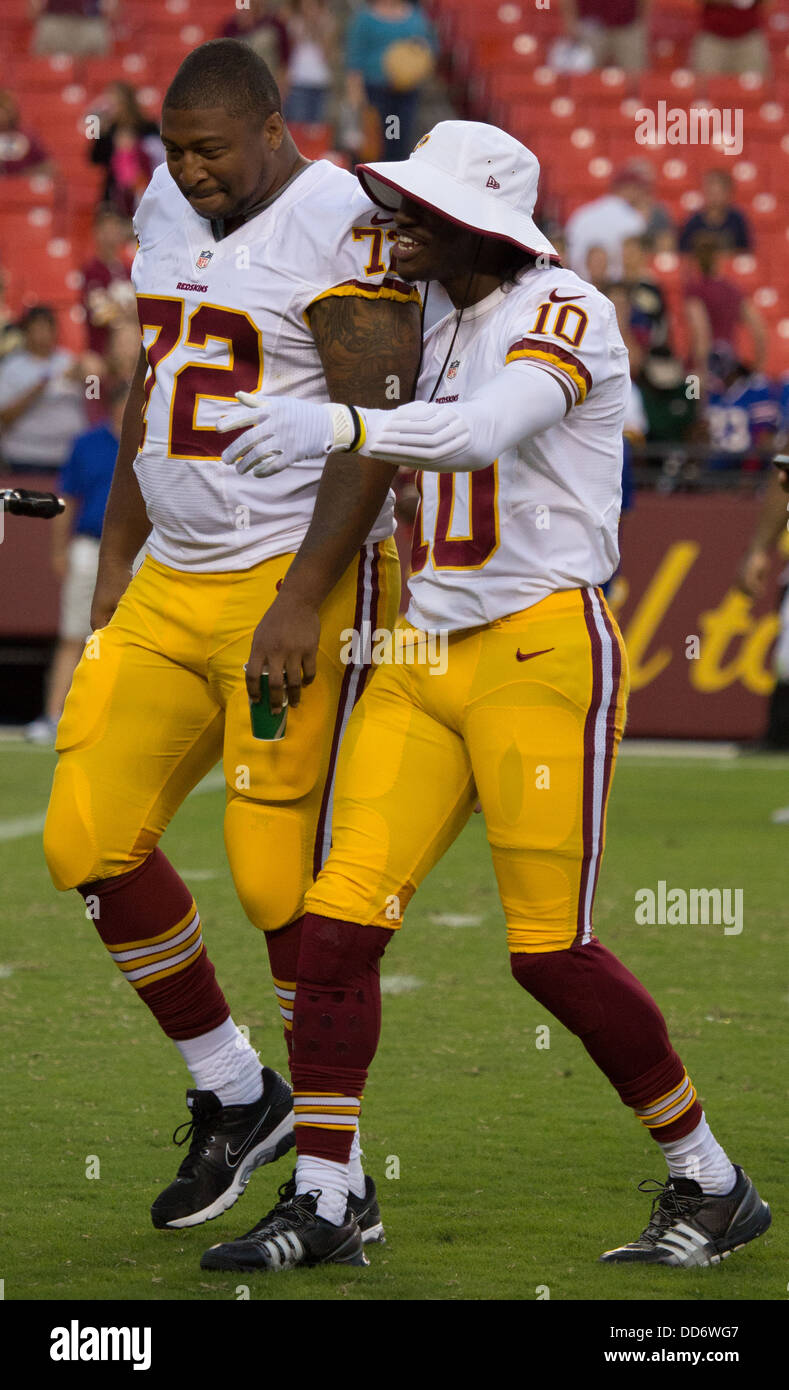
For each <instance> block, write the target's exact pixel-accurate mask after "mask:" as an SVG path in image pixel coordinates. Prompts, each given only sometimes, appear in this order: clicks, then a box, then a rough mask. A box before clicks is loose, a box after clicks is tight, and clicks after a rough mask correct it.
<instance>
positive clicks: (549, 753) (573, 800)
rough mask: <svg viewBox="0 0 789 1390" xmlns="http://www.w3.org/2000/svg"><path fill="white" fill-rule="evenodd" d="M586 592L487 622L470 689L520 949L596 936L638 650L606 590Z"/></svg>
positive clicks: (562, 945) (501, 876) (506, 903)
mask: <svg viewBox="0 0 789 1390" xmlns="http://www.w3.org/2000/svg"><path fill="white" fill-rule="evenodd" d="M584 592H585V594H586V597H585V598H584V597H583V595H582V593H581V591H579V590H571V591H567V592H565V593H558V594H554V595H551V597H550V598H549V599H546V600H543V602H542V603H540V604H536V605H535V606H534V608H531V609H527V610H525V612H524V613H521V614H513V615H512V616H511V617H509V618H506V619H502V620H501V621H499V622H497V623H494V624H492V625H491V627H490V628H489V629H486V631H485V633H484V635H483V636H482V637H481V650H480V661H479V664H478V669H477V675H476V677H475V680H474V682H473V683H472V687H471V690H470V698H469V705H468V709H467V712H466V717H465V721H464V730H465V734H466V741H467V744H468V748H469V754H470V757H471V763H472V767H473V769H474V774H475V778H476V782H477V787H478V789H479V795H480V800H481V802H482V808H483V811H484V813H485V821H486V825H487V831H488V840H489V843H490V846H491V853H492V857H493V864H494V868H495V871H496V877H497V880H498V885H499V893H500V896H501V900H502V904H503V907H504V914H505V917H506V921H507V939H508V945H509V949H510V951H527V952H528V951H531V952H541V951H557V950H564V949H567V948H568V947H569V946H571V945H572V944H573V942H574V941H576V940H578V941H581V940H589V939H591V911H592V902H593V898H594V889H595V885H596V879H597V874H598V872H599V867H600V860H601V857H602V852H603V846H604V840H605V813H606V806H607V799H608V793H609V791H610V785H611V777H612V774H613V767H614V763H615V759H616V752H617V749H618V745H619V741H620V739H621V736H622V732H623V728H624V719H625V702H626V693H627V660H626V657H625V654H624V646H623V643H622V639H621V635H620V634H619V632H618V629H617V628H616V624H615V623H614V621H613V618H612V617H611V614H610V612H609V611H608V609H607V607H606V606H605V602H604V600H603V599H602V596H601V595H599V593H598V592H597V591H584ZM516 652H522V654H524V655H529V663H528V665H526V666H520V665H519V664H516V663H517V657H516ZM530 654H534V655H530ZM521 659H523V658H522V657H521Z"/></svg>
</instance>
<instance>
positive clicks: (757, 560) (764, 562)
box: [735, 550, 770, 598]
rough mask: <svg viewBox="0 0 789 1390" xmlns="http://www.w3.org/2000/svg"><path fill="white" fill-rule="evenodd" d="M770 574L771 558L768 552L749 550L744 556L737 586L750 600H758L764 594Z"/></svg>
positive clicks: (738, 572) (736, 581) (736, 582)
mask: <svg viewBox="0 0 789 1390" xmlns="http://www.w3.org/2000/svg"><path fill="white" fill-rule="evenodd" d="M769 572H770V556H769V555H768V553H767V551H766V550H749V551H748V553H747V554H746V555H745V556H744V558H743V560H742V563H741V565H740V568H739V570H738V571H737V578H736V580H735V584H736V586H737V588H738V589H741V590H742V592H743V593H744V594H747V595H748V597H749V598H758V597H759V595H760V594H761V593H763V592H764V586H765V584H766V583H767V576H768V574H769Z"/></svg>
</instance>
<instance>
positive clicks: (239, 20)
mask: <svg viewBox="0 0 789 1390" xmlns="http://www.w3.org/2000/svg"><path fill="white" fill-rule="evenodd" d="M220 37H221V38H223V39H243V41H244V43H248V44H249V46H250V48H254V50H255V52H256V53H257V54H258V56H259V57H260V58H262V59H263V61H264V62H265V63H267V64H268V66H269V67H270V69H271V71H272V73H273V74H274V80H275V82H276V83H277V85H278V86H279V87H280V89H281V88H282V86H283V83H284V78H285V76H286V70H287V64H288V59H289V58H290V48H291V44H290V36H289V34H288V30H287V28H286V26H285V25H284V24H283V22H282V20H281V19H279V18H278V17H277V15H275V14H270V13H269V7H268V4H267V3H266V0H248V4H247V5H245V6H244V8H243V9H239V8H236V13H235V16H234V17H233V19H229V20H228V22H227V24H225V25H224V26H223V28H222V29H221V31H220Z"/></svg>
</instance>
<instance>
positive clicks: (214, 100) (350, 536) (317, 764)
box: [45, 40, 421, 1238]
mask: <svg viewBox="0 0 789 1390" xmlns="http://www.w3.org/2000/svg"><path fill="white" fill-rule="evenodd" d="M162 139H163V142H164V147H165V150H166V153H167V164H166V166H164V165H163V166H162V167H160V168H159V169H157V170H156V172H155V173H154V176H153V178H152V179H151V182H150V185H149V187H148V189H147V191H146V193H145V194H144V196H143V198H142V201H141V203H140V206H139V209H138V211H137V213H136V216H135V227H136V232H137V237H138V241H139V250H138V253H137V256H136V259H135V262H134V266H133V271H132V277H133V280H134V285H135V289H136V291H137V301H138V309H139V319H140V328H141V337H142V347H141V352H140V360H139V367H138V370H137V373H136V376H135V379H134V382H133V384H132V387H131V392H130V396H129V400H128V404H127V407H126V412H125V417H124V424H123V433H122V438H121V442H120V449H119V455H118V462H117V466H116V469H115V476H114V480H113V484H112V491H111V494H110V499H109V504H108V507H107V515H106V520H105V525H104V533H103V538H102V544H101V555H100V567H99V575H98V581H97V586H96V592H95V597H94V604H93V625H94V633H93V636H92V638H91V639H90V641H89V643H88V645H87V648H86V651H85V655H84V658H83V660H82V662H81V664H80V666H79V668H78V670H77V673H76V675H75V678H74V683H73V686H72V690H71V693H70V695H69V698H68V701H67V703H66V708H65V711H64V714H63V718H62V720H61V723H60V726H59V730H58V738H57V749H58V752H59V755H60V756H59V762H58V767H57V771H56V773H55V779H54V784H53V790H52V796H51V801H50V807H49V812H48V817H47V824H46V830H45V848H46V854H47V860H48V864H49V868H50V872H51V874H52V877H53V879H54V881H55V883H56V885H57V887H58V888H60V889H68V888H77V889H78V890H79V892H80V893H81V894H82V895H83V897H84V898H85V900H86V902H87V904H88V915H89V916H90V917H91V918H92V920H93V921H94V922H95V925H96V928H97V929H98V932H99V936H100V937H101V939H102V941H103V942H104V944H105V946H106V947H107V949H108V951H109V953H110V955H111V957H112V959H113V961H114V962H115V964H116V965H117V966H118V968H119V969H120V970H121V972H122V974H123V975H124V976H125V977H126V979H127V980H128V981H129V983H130V984H131V985H132V986H133V987H134V989H135V990H136V991H137V992H138V994H139V995H140V998H141V999H142V1000H143V1001H144V1003H145V1004H147V1005H148V1007H149V1008H150V1009H151V1011H152V1012H153V1014H154V1016H155V1018H156V1019H157V1021H158V1023H159V1025H160V1027H161V1028H162V1029H163V1031H164V1032H165V1033H166V1034H167V1036H168V1037H169V1038H171V1039H172V1040H173V1041H174V1043H175V1044H176V1046H177V1048H178V1050H179V1051H180V1053H181V1054H182V1056H183V1058H184V1060H185V1062H186V1064H187V1066H188V1068H189V1070H190V1071H191V1073H192V1077H193V1080H194V1088H193V1089H192V1090H190V1091H189V1092H188V1094H187V1101H188V1105H189V1108H190V1110H191V1119H190V1123H189V1124H188V1125H187V1126H184V1128H185V1130H186V1133H185V1135H184V1137H183V1138H182V1139H181V1140H180V1142H181V1143H185V1142H186V1141H187V1140H189V1139H191V1144H190V1146H189V1149H188V1152H187V1156H186V1158H185V1159H184V1161H183V1163H182V1164H181V1166H180V1168H179V1170H178V1175H177V1177H176V1179H175V1181H174V1182H173V1183H172V1184H170V1186H169V1187H168V1188H167V1189H166V1191H164V1192H163V1193H161V1194H160V1196H159V1197H158V1198H157V1200H156V1201H155V1202H154V1204H153V1208H152V1218H153V1222H154V1224H155V1225H156V1226H160V1227H163V1226H169V1227H185V1226H193V1225H198V1224H200V1223H201V1222H203V1221H206V1220H209V1219H211V1218H212V1217H215V1216H217V1215H219V1213H220V1212H222V1211H224V1210H225V1209H226V1208H227V1207H228V1206H230V1205H231V1204H232V1203H233V1202H234V1201H235V1200H236V1198H237V1197H238V1196H239V1195H240V1193H241V1192H242V1191H243V1189H244V1187H245V1186H246V1183H247V1182H248V1180H249V1176H250V1174H251V1172H252V1171H253V1169H254V1168H255V1167H258V1166H259V1165H261V1164H263V1163H268V1162H270V1161H271V1160H273V1159H275V1158H277V1157H278V1156H279V1155H280V1154H282V1153H284V1152H285V1151H286V1150H287V1149H288V1148H290V1147H292V1144H293V1114H292V1099H291V1093H290V1088H289V1087H288V1085H287V1083H286V1082H285V1081H284V1080H283V1079H282V1077H280V1076H279V1075H278V1073H277V1072H275V1071H273V1070H272V1069H271V1068H268V1067H263V1068H261V1065H260V1062H259V1060H258V1058H257V1055H256V1053H255V1052H254V1051H253V1049H252V1047H251V1045H250V1043H249V1041H248V1039H247V1038H245V1036H244V1035H243V1034H242V1032H241V1031H240V1029H239V1028H238V1027H237V1026H236V1024H235V1023H234V1021H233V1019H232V1017H231V1015H230V1009H229V1006H228V1004H227V1001H226V999H225V996H224V994H223V992H222V990H221V989H220V988H219V985H218V983H217V981H216V979H215V975H214V969H213V966H212V965H211V962H210V960H209V958H208V955H207V954H206V950H205V947H204V945H203V940H202V935H201V926H200V917H199V914H198V911H197V908H196V906H195V903H194V900H193V898H192V894H191V892H190V891H189V889H188V887H187V886H186V884H185V883H184V882H183V881H182V880H181V878H180V877H179V875H178V874H177V873H176V871H175V869H174V868H173V866H172V865H171V864H170V863H169V861H168V860H167V858H166V857H165V855H164V854H163V853H162V851H161V850H160V849H159V847H158V842H159V839H160V836H161V835H162V833H163V831H164V830H165V828H166V827H167V825H168V823H169V822H170V820H171V818H172V816H173V815H174V813H175V812H176V811H177V809H178V807H179V806H180V804H181V803H182V801H183V800H184V798H185V797H186V796H187V795H188V793H189V792H190V791H191V790H192V788H193V787H194V786H195V785H196V784H197V783H198V782H199V781H200V780H201V779H202V778H203V777H204V776H205V774H206V773H207V772H208V770H209V769H210V768H211V767H213V766H214V764H215V763H216V762H217V761H218V760H219V759H222V760H223V763H224V773H225V781H226V787H227V797H226V813H225V843H226V847H227V854H228V858H229V861H230V867H231V870H232V874H233V878H234V881H235V885H236V888H237V891H238V894H239V897H240V899H241V902H242V904H243V907H244V909H245V911H246V913H247V915H248V917H249V918H250V920H251V921H252V922H253V923H254V924H255V925H256V926H257V927H259V928H261V929H262V930H263V931H264V932H265V934H266V942H267V945H268V950H269V957H270V964H271V970H272V975H273V977H274V988H275V991H276V999H277V1005H278V1008H279V1011H280V1013H281V1014H282V1017H283V1020H284V1025H285V1030H286V1038H287V1039H288V1040H289V1039H290V1029H291V1018H292V1005H293V996H294V991H295V987H296V985H295V981H296V961H297V957H298V950H299V939H300V933H301V919H302V913H303V898H304V892H305V890H306V888H307V886H308V885H309V884H310V883H311V881H312V879H313V877H314V874H315V873H316V872H317V870H318V869H319V868H320V866H321V863H322V861H323V858H324V856H325V853H326V850H327V847H328V844H329V841H330V836H331V809H332V797H333V788H334V769H335V764H336V758H337V752H338V748H339V744H340V741H341V738H342V734H343V730H344V726H345V723H346V722H347V720H348V717H349V715H350V712H351V709H352V707H353V704H354V702H355V700H356V698H357V697H358V695H359V693H360V692H361V689H362V687H363V685H364V683H365V679H366V676H367V674H368V666H365V665H364V663H363V660H360V661H359V662H358V663H356V664H354V663H353V662H350V663H347V664H343V663H342V662H341V660H340V658H339V647H340V643H339V634H340V632H342V631H343V629H345V628H348V627H352V626H353V625H354V624H355V625H357V626H358V625H359V624H360V623H361V622H367V621H369V622H372V623H373V625H374V626H375V625H376V624H378V623H379V624H381V625H382V626H384V627H386V626H391V625H392V624H393V622H394V620H395V618H396V616H397V611H398V604H399V596H400V581H399V573H398V564H397V558H396V551H395V548H394V542H393V540H392V531H393V519H392V512H393V507H392V497H391V494H390V493H389V490H388V489H389V480H390V477H391V469H390V468H389V467H387V466H386V465H382V464H379V463H374V462H371V464H370V471H369V473H368V474H366V475H365V474H362V473H360V472H359V470H358V467H356V464H355V461H354V460H351V459H340V458H336V459H331V460H329V461H328V463H327V462H326V459H325V458H317V457H312V458H309V459H307V458H306V457H305V458H303V459H300V460H298V461H296V466H295V467H294V468H293V469H292V470H290V471H289V472H288V473H287V474H283V476H282V478H281V479H280V480H279V486H275V487H273V488H272V489H271V490H270V491H269V492H268V493H267V495H265V496H264V495H263V493H262V492H261V490H260V487H259V485H258V484H257V483H256V482H255V480H253V479H243V478H239V477H237V476H236V475H235V474H233V473H231V472H229V471H228V470H227V469H226V468H225V467H224V466H223V465H222V462H221V452H222V450H223V449H224V448H225V447H226V444H227V439H226V437H225V436H222V435H220V434H218V433H217V430H216V423H217V419H218V417H219V415H220V414H221V413H222V412H223V411H226V410H227V408H228V405H229V404H230V403H231V402H233V399H234V394H235V392H236V391H238V390H249V391H257V390H260V389H261V388H264V389H265V390H266V391H268V392H271V393H274V394H276V393H278V392H285V391H287V392H292V393H294V394H295V395H297V396H299V397H302V398H304V399H309V400H312V401H314V402H328V401H330V400H340V401H352V400H356V399H357V395H358V393H359V392H360V391H361V392H362V394H363V396H364V398H365V403H366V404H368V405H380V406H382V407H385V406H386V405H387V402H390V403H392V404H394V403H396V397H397V395H398V394H399V395H400V397H401V398H402V399H410V398H411V395H412V391H413V385H414V382H415V379H416V373H417V369H418V361H419V352H420V346H421V343H420V339H421V331H420V315H419V296H418V293H417V291H416V290H414V289H413V288H412V287H411V286H410V285H408V284H406V283H405V282H404V281H403V280H401V279H399V278H398V277H397V276H395V275H393V274H392V273H391V272H390V269H389V254H390V250H391V245H392V237H393V232H392V219H391V216H390V215H389V214H383V213H381V211H380V209H378V208H377V207H376V206H375V205H374V204H372V203H371V201H370V199H369V198H368V197H367V196H366V195H365V194H364V193H363V192H362V190H361V189H360V188H359V185H358V183H357V181H356V180H355V179H354V178H353V177H352V175H350V174H348V173H347V172H345V171H343V170H341V169H339V168H336V167H335V166H334V165H333V164H331V163H330V162H328V161H324V160H319V161H317V162H310V161H309V160H307V159H305V158H303V157H302V156H301V155H300V153H299V151H298V149H297V148H296V146H295V144H294V142H293V140H292V138H291V136H290V135H289V133H288V131H287V128H286V126H285V124H284V122H283V119H282V115H281V105H280V97H279V92H278V90H277V87H276V84H275V83H274V81H273V79H272V77H271V74H270V72H269V70H268V68H267V67H266V65H265V64H264V63H263V62H262V61H261V59H260V58H259V57H258V56H257V55H256V54H255V53H254V52H253V51H252V50H251V49H250V48H249V47H248V46H247V45H246V44H244V43H241V42H237V41H235V40H217V41H214V42H211V43H208V44H205V45H203V46H201V47H200V48H198V49H196V50H195V51H194V52H192V53H191V54H189V55H188V56H187V58H186V59H185V60H184V62H183V63H182V65H181V67H180V68H179V70H178V72H177V73H176V75H175V77H174V79H173V82H172V84H171V86H170V87H169V89H168V91H167V94H166V97H165V101H164V109H163V117H162ZM394 382H396V383H397V389H396V390H393V388H392V384H393V383H394ZM141 430H142V435H141ZM313 512H314V520H313ZM143 544H146V546H147V555H146V558H145V560H144V562H143V564H142V566H141V568H140V569H139V570H138V572H137V573H136V574H135V575H134V577H132V566H133V562H134V558H135V556H136V555H137V553H138V552H139V550H140V548H141V546H143ZM297 552H298V556H297V559H296V560H294V559H293V557H294V555H295V554H296V553H297ZM292 561H293V564H292V567H291V562H292ZM288 573H290V577H291V578H290V583H289V586H288V590H287V593H285V594H282V595H281V597H278V592H279V590H280V588H281V586H282V583H283V580H284V578H285V575H286V574H288ZM264 614H265V615H266V616H265V617H264V616H263V615H264ZM259 619H260V620H261V621H260V622H259V621H258V620H259ZM245 663H246V665H247V667H248V668H249V670H250V671H251V670H253V669H254V670H255V671H256V672H257V683H256V685H255V686H254V688H253V687H252V686H250V689H249V695H251V696H252V697H253V698H254V699H255V700H257V701H259V700H260V696H261V687H260V672H261V669H262V667H263V666H264V664H267V665H270V667H271V670H272V672H276V673H278V674H277V677H276V679H277V680H279V679H280V676H279V673H282V672H283V671H284V672H285V673H286V675H287V673H288V672H296V671H297V672H298V673H299V676H301V673H302V668H303V670H304V674H305V675H306V677H307V682H305V684H308V687H309V688H305V689H304V691H303V694H302V692H301V690H300V682H299V684H296V683H292V684H291V690H290V696H291V706H292V708H291V710H290V717H289V720H288V723H287V729H286V732H285V736H284V738H281V739H277V740H272V741H261V740H260V739H257V738H254V737H253V735H252V730H251V727H250V706H249V697H248V690H247V686H246V684H245V676H244V667H245ZM250 681H251V676H250ZM357 1147H358V1141H357ZM355 1169H356V1180H355V1183H354V1184H353V1190H352V1197H351V1202H352V1205H354V1207H355V1210H358V1212H359V1215H360V1217H361V1219H362V1222H363V1224H364V1225H365V1227H366V1234H367V1236H368V1238H373V1237H375V1236H376V1235H377V1234H378V1235H379V1234H380V1220H379V1216H378V1213H377V1207H376V1203H375V1197H374V1190H373V1187H372V1184H371V1183H370V1182H369V1181H368V1182H365V1177H364V1174H363V1172H362V1169H361V1163H360V1162H359V1161H358V1153H357V1157H356V1159H355Z"/></svg>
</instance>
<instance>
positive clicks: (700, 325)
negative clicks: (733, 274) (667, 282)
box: [684, 233, 767, 378]
mask: <svg viewBox="0 0 789 1390" xmlns="http://www.w3.org/2000/svg"><path fill="white" fill-rule="evenodd" d="M694 255H695V260H696V265H697V267H698V272H697V273H695V274H692V275H691V276H690V277H689V278H688V280H687V281H686V283H685V287H684V288H685V313H686V315H687V322H688V331H689V335H690V351H691V361H692V363H693V364H694V370H695V371H696V372H697V373H699V374H700V375H701V376H702V378H703V377H704V375H705V373H706V370H707V367H708V365H709V359H710V354H711V353H712V352H718V351H721V350H726V349H728V350H729V352H730V353H732V354H733V355H734V356H735V357H736V356H737V338H738V335H739V332H740V328H741V327H742V326H743V325H744V326H745V327H746V328H747V329H748V331H749V333H750V335H751V338H752V340H753V364H754V370H755V371H757V372H761V371H762V370H763V368H764V364H765V361H766V359H767V329H766V326H765V322H764V319H763V318H762V316H761V314H760V313H759V310H758V309H757V308H756V306H755V305H754V304H752V303H751V301H750V300H749V299H747V298H746V297H745V295H744V294H743V292H742V290H741V289H740V288H739V286H738V285H735V284H734V283H733V281H731V280H727V279H726V277H725V276H724V275H721V274H720V272H719V269H718V264H719V260H720V251H719V248H718V243H717V240H716V238H715V237H714V236H710V234H709V233H702V235H701V236H698V237H697V238H696V242H695V247H694Z"/></svg>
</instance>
